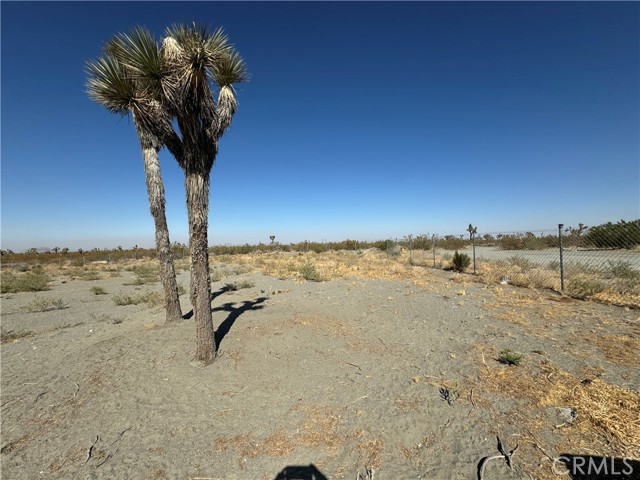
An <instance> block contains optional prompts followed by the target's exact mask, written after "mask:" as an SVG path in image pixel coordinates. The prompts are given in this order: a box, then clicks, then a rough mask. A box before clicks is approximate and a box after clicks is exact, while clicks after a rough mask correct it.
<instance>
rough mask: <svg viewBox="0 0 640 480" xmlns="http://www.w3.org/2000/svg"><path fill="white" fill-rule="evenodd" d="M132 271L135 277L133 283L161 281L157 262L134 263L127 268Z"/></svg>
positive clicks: (144, 283) (142, 283)
mask: <svg viewBox="0 0 640 480" xmlns="http://www.w3.org/2000/svg"><path fill="white" fill-rule="evenodd" d="M127 270H129V271H130V272H133V274H134V275H135V278H134V280H133V282H132V283H131V285H146V284H148V283H156V282H158V281H159V276H158V265H155V264H141V265H134V266H132V267H129V268H127Z"/></svg>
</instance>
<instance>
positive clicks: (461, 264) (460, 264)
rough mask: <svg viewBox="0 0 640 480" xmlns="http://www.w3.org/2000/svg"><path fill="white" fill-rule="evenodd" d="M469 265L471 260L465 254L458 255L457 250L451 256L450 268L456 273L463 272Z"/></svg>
mask: <svg viewBox="0 0 640 480" xmlns="http://www.w3.org/2000/svg"><path fill="white" fill-rule="evenodd" d="M469 265H471V258H469V255H467V254H466V253H459V252H458V251H457V250H456V252H455V253H454V254H453V259H452V260H451V266H452V268H453V270H455V271H456V272H464V270H465V269H466V268H467V267H468V266H469Z"/></svg>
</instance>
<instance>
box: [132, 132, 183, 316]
mask: <svg viewBox="0 0 640 480" xmlns="http://www.w3.org/2000/svg"><path fill="white" fill-rule="evenodd" d="M139 137H140V143H141V145H142V158H143V160H144V173H145V177H146V180H147V194H148V196H149V209H150V211H151V216H152V217H153V222H154V223H155V227H156V251H157V253H158V261H159V263H160V281H161V283H162V287H163V289H164V305H165V312H166V320H167V322H173V321H176V320H180V319H181V318H182V310H181V308H180V296H179V294H178V284H177V283H176V271H175V268H174V266H173V253H172V251H171V242H170V241H169V228H168V226H167V217H166V215H165V195H164V184H163V183H162V176H161V174H160V162H159V160H158V150H159V146H157V145H154V143H155V142H153V141H152V140H151V139H149V138H148V136H147V135H145V134H144V133H141V132H140V131H139Z"/></svg>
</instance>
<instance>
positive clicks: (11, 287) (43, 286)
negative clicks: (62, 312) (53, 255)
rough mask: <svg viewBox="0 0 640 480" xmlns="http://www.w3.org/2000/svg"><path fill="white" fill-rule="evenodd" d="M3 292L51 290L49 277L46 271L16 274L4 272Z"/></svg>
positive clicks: (2, 278) (2, 279)
mask: <svg viewBox="0 0 640 480" xmlns="http://www.w3.org/2000/svg"><path fill="white" fill-rule="evenodd" d="M1 282H2V284H1V285H2V288H1V289H0V290H1V292H2V293H18V292H42V291H44V290H49V277H48V276H47V275H46V274H45V273H44V272H42V273H35V272H27V273H25V274H20V275H14V274H13V273H9V272H7V273H3V274H2V277H1Z"/></svg>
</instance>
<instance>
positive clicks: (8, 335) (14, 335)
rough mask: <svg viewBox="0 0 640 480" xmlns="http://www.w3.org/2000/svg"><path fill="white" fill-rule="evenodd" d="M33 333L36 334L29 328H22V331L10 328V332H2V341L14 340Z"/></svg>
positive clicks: (0, 338)
mask: <svg viewBox="0 0 640 480" xmlns="http://www.w3.org/2000/svg"><path fill="white" fill-rule="evenodd" d="M31 335H34V333H33V332H31V331H29V330H22V331H20V332H14V331H13V330H9V331H8V332H2V333H0V343H5V342H13V341H14V340H18V339H19V338H24V337H30V336H31Z"/></svg>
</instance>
